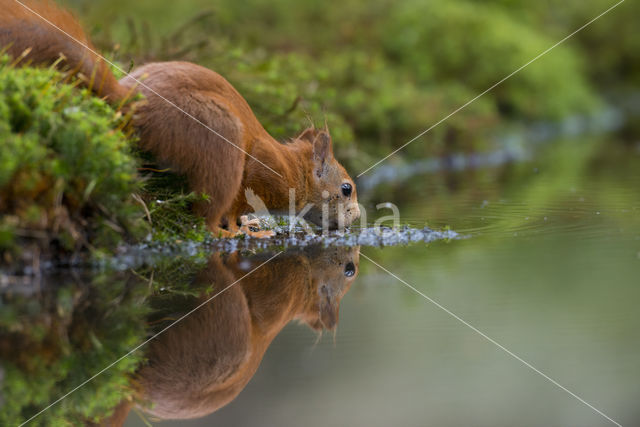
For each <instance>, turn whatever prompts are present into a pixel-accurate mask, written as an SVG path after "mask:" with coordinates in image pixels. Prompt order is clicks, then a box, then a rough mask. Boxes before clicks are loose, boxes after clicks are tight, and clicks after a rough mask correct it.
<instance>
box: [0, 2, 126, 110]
mask: <svg viewBox="0 0 640 427" xmlns="http://www.w3.org/2000/svg"><path fill="white" fill-rule="evenodd" d="M0 10H1V11H2V12H1V13H0V49H3V50H6V52H7V53H8V54H9V55H10V56H12V57H14V58H20V62H21V63H24V64H33V65H48V64H53V63H54V62H56V61H59V60H60V58H61V57H62V58H63V59H62V64H61V66H62V67H66V68H68V69H69V70H70V71H72V72H77V73H80V74H82V75H83V76H84V79H86V82H87V85H88V86H90V88H91V89H92V90H93V91H94V92H95V93H96V94H97V95H99V96H104V97H106V98H108V99H109V100H111V101H116V100H120V99H123V98H124V97H125V96H126V95H127V92H128V91H127V89H126V88H124V87H123V86H121V85H120V84H119V83H118V81H117V80H116V78H115V76H114V75H113V73H112V72H111V70H110V69H109V67H108V65H107V64H106V63H105V62H104V60H102V59H101V57H100V56H99V55H98V54H97V52H96V50H95V48H94V47H93V45H92V44H91V42H90V41H89V39H88V37H87V36H86V34H85V32H84V30H83V29H82V26H81V25H80V23H79V22H78V21H77V20H76V19H75V18H74V17H73V15H72V14H71V13H70V12H68V11H66V10H63V9H61V8H59V7H57V6H56V5H55V4H53V3H52V2H49V1H46V0H43V1H37V0H20V1H16V0H0Z"/></svg>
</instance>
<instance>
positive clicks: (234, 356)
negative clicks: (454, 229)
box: [101, 247, 360, 426]
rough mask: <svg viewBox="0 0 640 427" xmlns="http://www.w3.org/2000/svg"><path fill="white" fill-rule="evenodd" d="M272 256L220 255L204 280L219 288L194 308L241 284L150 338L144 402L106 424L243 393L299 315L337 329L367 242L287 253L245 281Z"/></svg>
mask: <svg viewBox="0 0 640 427" xmlns="http://www.w3.org/2000/svg"><path fill="white" fill-rule="evenodd" d="M268 258H269V255H266V254H261V255H257V256H253V257H241V256H240V255H238V254H237V253H235V254H231V255H229V256H227V257H222V256H221V255H219V254H214V255H213V256H212V257H211V258H210V260H209V263H208V265H207V267H206V268H205V269H204V270H203V271H202V272H200V274H199V275H198V277H197V279H196V281H197V283H199V284H212V283H213V284H215V288H214V289H213V290H211V291H210V292H211V293H210V294H205V295H201V296H200V297H198V298H195V300H194V301H193V306H197V305H199V304H201V303H202V302H203V301H206V300H207V298H210V296H211V295H215V293H216V292H218V290H220V289H224V288H225V287H226V286H228V285H229V284H231V283H236V282H237V284H236V285H234V286H231V287H230V288H229V289H228V290H226V291H225V292H223V293H221V294H220V295H219V296H218V297H216V298H214V299H212V300H211V301H209V302H208V303H206V304H205V305H203V306H202V307H200V308H199V309H198V310H197V311H195V312H193V313H192V314H191V315H189V316H188V317H186V318H185V319H184V320H183V321H181V322H179V323H177V324H176V325H175V326H173V327H171V328H169V329H167V330H166V331H165V332H164V333H163V334H161V335H159V336H158V337H157V338H156V339H154V340H153V341H151V342H150V343H149V344H148V347H147V348H146V349H145V359H146V361H147V362H146V363H145V364H144V365H142V366H141V367H140V368H139V369H138V371H137V372H136V373H135V374H134V377H133V383H134V385H135V388H136V389H137V392H136V396H135V398H134V399H135V401H136V402H133V401H129V400H124V401H123V402H121V403H120V404H119V405H118V406H117V407H116V409H115V411H114V414H113V415H112V416H111V417H110V418H108V419H106V420H103V422H102V423H101V424H102V425H105V426H120V425H122V423H123V422H124V420H125V419H126V416H127V414H128V413H129V411H130V409H132V407H133V406H134V405H138V406H139V407H140V408H141V409H143V410H144V411H145V412H147V413H149V414H150V415H152V416H154V417H157V418H161V419H188V418H198V417H202V416H205V415H207V414H210V413H212V412H214V411H217V410H218V409H220V408H221V407H223V406H225V405H227V404H228V403H229V402H231V401H232V400H234V399H235V398H236V397H237V396H238V394H240V392H241V391H242V390H243V389H244V387H245V386H246V385H247V384H248V383H249V381H250V380H251V378H252V377H253V375H254V374H255V373H256V372H257V370H258V368H259V366H260V363H261V361H262V358H263V356H264V354H265V352H266V351H267V349H268V348H269V345H270V344H271V342H272V341H273V339H274V338H275V337H276V336H277V335H278V334H279V333H280V331H281V330H282V329H283V328H284V327H285V326H286V325H287V324H288V323H289V322H291V321H292V320H297V321H299V322H302V323H305V324H307V325H308V326H309V327H311V328H312V329H313V330H316V331H318V333H320V332H321V331H323V330H324V329H327V330H334V331H335V329H336V327H337V325H338V319H339V309H340V301H341V300H342V298H343V296H344V295H345V294H346V293H347V291H348V290H349V288H350V287H351V285H352V284H353V282H354V281H355V280H356V277H357V275H358V268H359V267H358V265H359V259H360V249H359V247H353V248H346V247H340V248H330V249H324V248H321V247H308V248H305V249H304V250H302V251H292V252H287V253H283V254H281V255H280V256H278V257H276V258H274V259H273V260H272V261H271V262H269V263H266V264H265V265H264V266H262V267H261V268H259V269H257V270H256V271H255V272H253V273H252V274H251V275H249V276H247V277H246V278H244V279H242V280H240V279H241V278H242V277H243V276H245V275H246V274H247V272H248V271H251V270H252V269H253V268H255V267H256V266H258V265H260V264H262V263H263V262H264V261H266V260H267V259H268ZM189 307H191V306H189ZM178 316H180V313H176V314H174V315H173V316H172V318H176V317H178ZM159 327H164V325H159Z"/></svg>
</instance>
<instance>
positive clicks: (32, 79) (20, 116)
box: [0, 56, 142, 252]
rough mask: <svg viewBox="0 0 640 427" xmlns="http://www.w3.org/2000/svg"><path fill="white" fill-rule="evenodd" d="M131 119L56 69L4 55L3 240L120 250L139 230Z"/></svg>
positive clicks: (0, 119) (0, 90) (0, 86)
mask: <svg viewBox="0 0 640 427" xmlns="http://www.w3.org/2000/svg"><path fill="white" fill-rule="evenodd" d="M125 120H126V119H125V118H123V117H122V114H121V113H118V112H116V111H114V110H113V109H112V108H111V107H109V106H108V105H107V104H106V103H105V102H104V101H102V100H100V99H97V98H96V97H94V96H92V95H91V94H90V93H89V92H88V91H87V90H84V89H82V90H81V89H77V88H76V87H75V85H74V84H67V83H65V81H64V78H63V76H62V75H61V74H59V73H57V72H55V71H53V70H50V69H35V68H28V67H25V68H14V67H12V66H11V65H10V63H9V58H8V57H7V56H2V57H0V140H2V141H3V143H2V145H0V210H1V211H2V217H1V218H0V230H1V233H0V236H1V237H0V245H2V247H3V248H5V249H6V248H8V247H11V248H12V249H13V250H14V252H15V251H16V250H17V246H15V245H12V242H15V241H16V240H18V239H19V240H21V241H22V242H24V241H27V242H28V243H32V244H35V245H37V246H40V247H41V248H45V249H46V248H48V247H49V246H50V245H51V244H54V243H55V244H57V245H59V247H60V249H62V250H64V251H74V250H78V249H81V248H86V247H91V246H108V247H113V246H114V245H115V244H117V243H118V242H119V241H122V240H123V239H124V238H126V237H128V236H132V235H136V234H137V233H138V232H139V227H140V226H141V224H142V222H141V221H140V219H141V218H142V215H141V210H140V208H139V207H138V206H136V205H135V204H134V202H133V200H132V198H131V195H132V193H133V192H135V191H138V190H139V189H140V183H139V180H138V178H137V171H136V161H135V158H134V157H133V156H132V154H131V151H130V144H131V141H130V140H129V139H127V138H126V137H125V135H124V133H123V132H122V131H121V130H120V129H121V128H122V127H123V126H124V125H125Z"/></svg>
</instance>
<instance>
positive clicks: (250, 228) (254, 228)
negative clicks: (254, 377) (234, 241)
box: [240, 215, 276, 239]
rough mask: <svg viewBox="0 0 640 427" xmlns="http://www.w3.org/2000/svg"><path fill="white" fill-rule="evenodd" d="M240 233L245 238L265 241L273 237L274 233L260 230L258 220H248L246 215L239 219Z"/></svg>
mask: <svg viewBox="0 0 640 427" xmlns="http://www.w3.org/2000/svg"><path fill="white" fill-rule="evenodd" d="M240 223H241V225H240V233H243V234H246V235H247V236H251V237H256V238H258V239H267V238H269V237H273V236H275V235H276V233H275V232H274V231H272V230H260V219H258V218H254V219H249V217H248V216H247V215H242V216H241V217H240Z"/></svg>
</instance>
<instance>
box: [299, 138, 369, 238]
mask: <svg viewBox="0 0 640 427" xmlns="http://www.w3.org/2000/svg"><path fill="white" fill-rule="evenodd" d="M297 139H298V140H300V141H306V142H308V143H310V144H311V146H312V147H313V150H312V170H311V171H310V173H311V177H310V179H309V181H308V185H309V186H310V191H309V194H308V198H307V202H308V203H311V204H312V205H313V207H312V208H311V210H310V211H309V213H308V214H307V215H305V218H307V219H308V220H310V221H312V222H313V223H315V224H316V225H320V226H322V225H323V224H322V218H323V209H324V210H325V211H326V213H325V215H324V216H325V218H327V220H328V224H327V225H328V227H329V228H330V229H337V228H341V227H343V226H344V227H347V226H349V225H351V223H352V222H353V221H355V220H356V219H358V218H359V217H360V208H359V206H358V195H357V193H356V185H355V183H354V182H353V180H352V179H351V177H349V174H348V173H347V171H346V170H345V169H344V167H342V165H341V164H340V163H338V161H337V160H336V159H335V157H334V156H333V143H332V141H331V135H329V130H328V129H326V128H325V129H316V128H313V127H311V128H308V129H307V130H305V131H304V132H302V134H301V135H300V136H298V138H297Z"/></svg>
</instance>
